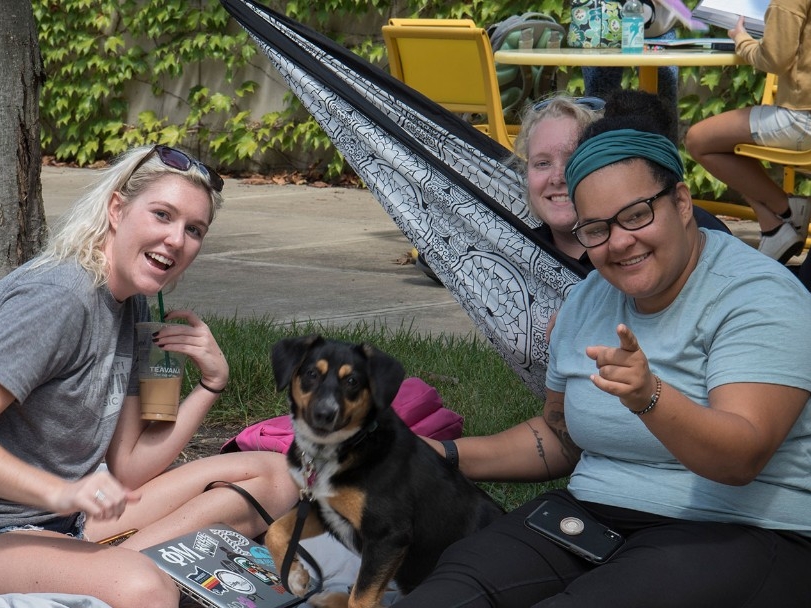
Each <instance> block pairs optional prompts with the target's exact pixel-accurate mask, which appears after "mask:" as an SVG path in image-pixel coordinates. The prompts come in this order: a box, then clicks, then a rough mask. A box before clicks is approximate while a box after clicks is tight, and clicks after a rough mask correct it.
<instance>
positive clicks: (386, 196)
mask: <svg viewBox="0 0 811 608" xmlns="http://www.w3.org/2000/svg"><path fill="white" fill-rule="evenodd" d="M221 2H222V4H223V5H224V6H225V8H226V10H227V11H228V12H229V13H231V15H232V16H233V17H234V18H235V19H236V21H237V22H238V23H239V24H240V25H241V26H242V27H243V28H245V30H246V31H247V32H248V33H249V34H250V35H251V36H252V37H253V39H254V40H255V41H256V43H257V45H258V46H259V47H260V48H261V50H262V51H263V52H264V53H265V54H266V55H267V56H268V58H269V59H270V61H271V62H272V64H273V65H274V66H275V68H276V69H277V70H278V71H279V73H280V74H281V75H282V77H283V78H284V79H285V81H286V82H287V85H288V86H289V87H290V89H291V91H292V92H293V93H294V94H295V95H296V96H297V97H298V98H299V100H300V101H301V103H302V104H303V105H304V107H305V108H306V109H307V110H308V111H309V112H310V114H312V116H313V117H314V118H315V120H316V121H317V122H318V124H319V125H320V126H321V128H322V129H323V130H324V132H325V133H326V134H327V136H328V137H329V138H330V139H331V140H332V142H333V143H334V145H335V147H336V148H337V149H338V150H339V151H340V152H341V153H342V154H343V155H344V157H345V159H346V161H347V162H348V163H349V165H350V166H351V167H352V168H353V169H354V170H355V172H356V173H357V174H358V175H359V176H360V177H361V178H362V179H363V181H364V182H365V183H366V186H367V187H368V188H369V191H370V192H371V193H372V195H373V196H374V197H375V198H376V199H377V201H378V202H379V203H380V204H381V205H382V206H383V208H384V209H385V210H386V212H387V213H388V214H389V215H390V216H391V217H392V219H393V220H394V222H395V224H397V226H398V228H399V229H400V230H401V231H402V232H403V234H404V235H405V236H406V238H407V239H408V240H409V241H410V242H411V243H412V244H413V245H414V246H415V247H416V248H417V249H418V250H419V251H420V252H421V253H422V254H423V256H424V257H425V258H426V260H427V262H428V264H429V266H430V267H431V269H432V270H433V271H434V272H435V273H436V275H437V276H438V277H439V278H440V279H441V280H442V283H443V284H444V285H445V287H446V288H447V289H448V290H449V291H450V292H451V294H452V295H453V297H454V298H455V299H456V301H457V302H458V303H459V304H460V305H461V306H462V308H463V309H464V310H465V312H466V313H467V314H468V315H469V316H470V317H471V318H472V319H473V321H474V322H475V323H476V326H477V327H478V329H479V330H480V331H481V333H482V334H483V335H484V336H485V337H486V338H487V339H488V340H489V341H490V342H491V343H492V344H493V346H494V347H495V349H496V350H497V351H498V353H499V354H500V355H501V356H502V357H503V358H504V360H505V361H506V362H507V363H508V364H509V365H510V366H511V367H512V368H513V369H514V370H515V372H516V373H517V374H518V375H519V376H520V377H521V379H522V380H523V381H524V382H525V383H526V384H527V385H528V386H529V387H530V389H531V390H532V391H533V392H535V393H536V394H537V395H538V396H540V397H544V396H545V391H544V380H545V376H546V368H547V363H548V344H547V342H546V339H545V335H544V334H545V331H546V328H547V323H548V320H549V317H550V315H551V314H552V313H553V312H554V311H556V310H557V309H558V308H559V307H560V305H561V303H562V302H563V299H564V298H565V296H566V294H567V292H568V290H569V289H570V288H571V287H572V285H574V284H575V283H577V282H578V281H579V280H580V279H581V278H582V277H584V276H585V274H586V269H584V268H583V267H582V266H580V265H577V264H572V263H570V262H568V261H564V260H562V259H559V258H558V257H556V252H555V250H554V249H553V248H552V247H551V246H550V245H548V244H547V243H545V242H544V241H542V240H541V239H540V238H539V237H538V236H537V235H536V234H535V233H534V232H533V231H532V226H533V225H537V222H536V221H535V220H533V219H532V217H531V216H530V215H529V214H528V212H527V210H526V205H525V204H524V193H523V187H522V180H521V178H520V176H519V175H518V174H517V173H516V172H515V171H514V170H513V169H511V168H510V167H509V166H508V164H507V163H506V162H505V161H506V159H507V158H508V157H509V155H510V154H509V151H508V150H507V149H506V148H504V147H503V146H501V145H500V144H498V143H496V142H495V141H494V140H492V139H491V138H490V137H488V136H486V135H484V134H483V133H481V132H479V131H478V130H476V129H475V128H474V127H472V126H471V125H469V124H468V123H466V122H465V121H464V120H462V119H461V118H460V117H458V116H456V115H455V114H453V113H451V112H448V111H446V110H445V109H444V108H442V107H441V106H439V105H437V104H436V103H434V102H432V101H431V100H429V99H428V98H426V97H425V96H423V95H421V94H420V93H418V92H417V91H415V90H413V89H411V88H409V87H407V86H406V85H404V84H403V83H401V82H400V81H398V80H396V79H395V78H393V77H392V76H391V75H389V74H388V73H386V72H384V71H383V70H380V69H379V68H377V67H375V66H373V65H372V64H370V63H369V62H367V61H365V60H363V59H361V58H360V57H358V56H357V55H355V54H354V53H352V52H350V51H348V50H347V49H346V48H344V47H342V46H340V45H338V44H336V43H335V42H333V41H332V40H330V39H329V38H327V37H326V36H323V35H321V34H319V33H318V32H315V31H313V30H312V29H310V28H307V27H305V26H303V25H302V24H300V23H298V22H296V21H294V20H292V19H289V18H288V17H286V16H284V15H282V14H280V13H277V12H275V11H273V10H271V9H269V8H267V7H265V6H263V5H261V4H258V3H256V2H254V1H253V0H221Z"/></svg>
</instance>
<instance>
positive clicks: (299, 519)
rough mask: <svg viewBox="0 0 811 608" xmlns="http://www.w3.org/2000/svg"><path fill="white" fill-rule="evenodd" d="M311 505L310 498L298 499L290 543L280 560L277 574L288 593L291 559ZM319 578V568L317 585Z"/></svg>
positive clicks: (319, 583) (293, 556)
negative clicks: (280, 565)
mask: <svg viewBox="0 0 811 608" xmlns="http://www.w3.org/2000/svg"><path fill="white" fill-rule="evenodd" d="M311 505H312V502H311V501H310V500H306V499H302V500H300V501H299V503H298V507H297V508H296V525H295V526H294V527H293V534H292V536H290V544H289V545H287V553H285V555H284V559H283V560H282V569H281V571H280V572H279V574H280V575H281V577H282V585H284V588H285V589H287V592H288V593H292V591H290V588H289V587H288V585H287V579H288V577H289V576H290V566H292V565H293V560H294V559H295V555H296V547H297V546H298V544H299V541H300V540H301V531H302V530H303V529H304V520H305V519H307V514H308V513H309V512H310V506H311ZM299 551H303V549H302V548H301V547H299ZM308 561H309V560H308ZM321 578H322V576H321V571H320V570H319V572H318V579H319V582H318V585H319V587H320V586H321Z"/></svg>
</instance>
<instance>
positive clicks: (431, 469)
mask: <svg viewBox="0 0 811 608" xmlns="http://www.w3.org/2000/svg"><path fill="white" fill-rule="evenodd" d="M271 358H272V362H273V373H274V376H275V380H276V385H277V387H278V389H279V390H284V389H288V400H289V404H290V411H291V414H292V421H293V430H294V440H293V443H292V445H291V446H290V450H289V451H288V453H287V460H288V465H289V468H290V471H291V473H292V476H293V478H294V479H295V481H296V483H297V484H298V485H299V487H300V488H301V491H302V497H303V499H304V500H310V501H311V502H312V504H311V508H310V510H309V512H308V514H307V517H306V519H305V520H304V524H303V530H302V533H301V536H302V537H303V538H308V537H312V536H316V535H318V534H321V533H322V532H324V531H327V532H330V533H331V534H332V535H333V536H335V537H336V538H338V539H339V540H340V541H341V542H342V543H343V544H344V545H346V546H347V547H349V548H350V549H353V550H355V551H357V552H358V553H359V554H360V558H361V562H360V569H359V571H358V575H357V578H356V580H355V583H354V586H353V587H352V590H351V593H349V594H336V593H324V594H320V597H318V596H316V597H318V599H316V598H312V599H310V600H309V602H310V603H318V604H319V605H321V606H329V607H331V608H332V607H337V606H350V607H352V608H372V607H374V606H378V605H379V604H380V601H381V598H382V596H383V594H384V593H385V591H386V589H387V587H388V586H389V583H390V582H391V581H392V580H393V581H394V582H395V583H397V587H398V589H399V591H400V592H401V593H404V594H407V593H408V592H409V591H411V590H412V589H414V587H416V586H417V585H418V584H419V583H420V582H421V581H422V580H423V579H424V578H425V577H426V576H427V575H428V574H429V573H430V572H431V571H432V570H433V568H434V566H435V565H436V563H437V560H438V559H439V556H440V554H441V553H442V551H443V550H444V549H445V548H446V547H448V546H449V545H450V544H452V543H453V542H455V541H457V540H459V539H461V538H463V537H464V536H467V535H468V534H471V533H472V532H475V531H476V530H479V529H481V528H483V527H484V526H486V525H487V524H489V523H490V522H492V521H493V520H495V519H496V518H497V517H499V516H500V515H502V514H503V513H504V511H503V509H502V508H501V507H500V506H499V505H498V504H497V503H496V502H495V501H494V500H493V499H492V498H491V497H490V496H489V495H488V494H487V493H486V492H484V491H483V490H481V489H480V488H478V487H477V486H476V485H474V484H473V483H472V482H471V481H469V480H468V479H467V478H466V477H464V476H463V475H462V474H461V473H460V472H459V471H458V470H457V469H455V468H454V467H452V466H451V465H450V464H448V463H447V462H446V460H445V459H444V458H442V457H441V456H440V455H439V454H438V453H437V452H436V451H435V450H434V449H432V448H431V447H430V446H429V445H428V444H427V443H426V442H425V441H423V440H422V439H420V438H419V437H418V436H417V435H415V434H414V433H413V432H412V431H411V429H409V428H408V426H407V425H406V424H405V423H404V422H403V421H402V420H401V419H400V417H399V416H398V415H397V413H396V412H395V411H394V410H393V409H392V408H391V407H390V406H391V402H392V400H393V399H394V397H395V395H396V394H397V391H398V390H399V387H400V384H401V383H402V381H403V378H404V376H405V371H404V369H403V366H402V365H401V364H400V363H399V362H398V361H397V360H396V359H394V358H393V357H391V356H389V355H387V354H385V353H384V352H382V351H380V350H378V349H377V348H375V347H373V346H371V345H369V344H351V343H347V342H341V341H337V340H331V339H325V338H323V337H321V336H306V337H299V338H287V339H283V340H281V341H279V342H277V343H276V344H274V346H273V348H272V357H271ZM296 519H297V515H296V509H295V508H294V509H293V510H292V511H291V512H289V513H287V514H286V515H284V516H282V517H281V518H279V519H278V520H276V521H275V522H274V523H273V524H271V525H270V527H269V528H268V532H267V534H266V535H265V542H266V544H267V546H268V549H269V550H270V553H271V556H272V557H273V560H274V562H275V563H276V564H277V565H279V564H282V560H283V558H284V556H285V554H286V552H287V549H288V545H289V544H290V541H291V538H292V534H293V530H294V526H295V525H296ZM289 580H290V587H291V590H292V591H293V592H294V593H296V594H297V595H299V596H303V595H304V594H305V592H306V589H307V584H308V583H309V575H308V574H307V571H306V569H305V568H304V567H303V566H302V565H301V564H300V563H299V562H297V561H295V562H293V564H292V566H291V568H290V576H289Z"/></svg>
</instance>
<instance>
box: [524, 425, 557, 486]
mask: <svg viewBox="0 0 811 608" xmlns="http://www.w3.org/2000/svg"><path fill="white" fill-rule="evenodd" d="M526 425H527V426H528V427H529V430H531V431H532V434H533V435H535V449H536V450H538V456H540V457H541V461H542V462H543V464H544V466H545V467H546V477H547V478H548V479H552V471H551V469H550V468H549V463H548V462H547V461H546V451H545V450H544V447H543V439H542V438H541V436H540V434H539V433H538V431H537V430H536V429H535V428H534V427H533V426H532V425H531V424H530V423H529V420H527V421H526Z"/></svg>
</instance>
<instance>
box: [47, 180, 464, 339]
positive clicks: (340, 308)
mask: <svg viewBox="0 0 811 608" xmlns="http://www.w3.org/2000/svg"><path fill="white" fill-rule="evenodd" d="M95 172H96V171H95V170H93V169H75V168H67V167H50V166H45V167H43V169H42V197H43V201H44V204H45V212H46V216H47V219H48V222H49V225H53V222H54V220H55V219H56V218H57V217H58V216H59V215H60V214H62V213H63V212H64V211H65V210H66V209H67V208H68V206H69V205H70V204H71V203H72V202H73V201H75V200H76V198H77V197H78V196H79V195H80V194H81V193H82V190H83V189H84V188H85V187H86V186H88V184H90V183H91V182H92V181H93V180H94V179H95V177H94V173H95ZM223 194H224V195H225V199H226V200H225V204H224V205H223V208H222V209H221V210H220V212H219V213H218V215H217V218H216V219H215V221H214V223H213V224H212V226H211V230H210V231H209V233H208V235H207V236H206V239H205V242H204V244H203V249H202V251H201V253H200V254H199V256H198V258H197V260H195V262H194V263H193V264H192V265H191V267H190V268H189V269H188V270H187V271H186V276H185V278H184V280H183V281H182V282H181V283H180V284H179V285H178V287H177V289H175V291H173V292H171V293H169V294H165V296H164V299H165V304H166V307H167V308H181V307H188V308H191V309H193V310H194V311H195V312H197V313H199V314H216V315H218V316H225V317H234V316H236V317H239V318H249V317H261V318H268V319H272V320H274V321H275V322H278V323H293V322H296V321H298V322H304V321H308V320H311V321H316V322H319V323H322V324H323V325H325V326H344V325H354V324H356V323H357V322H360V321H363V322H366V323H369V324H375V325H376V326H380V325H385V326H386V327H389V328H392V329H396V328H398V327H401V326H405V327H411V328H413V330H414V331H416V332H419V333H421V334H423V335H426V334H429V333H430V334H433V335H438V334H440V333H446V334H453V335H458V336H464V335H468V334H470V333H471V332H476V329H475V326H474V324H473V322H472V321H471V320H470V318H469V317H468V316H467V314H465V312H464V311H463V310H462V308H461V307H460V306H459V305H458V304H457V303H456V301H455V300H454V299H453V297H452V296H451V295H450V293H449V292H448V291H447V290H446V289H445V288H444V287H442V286H440V285H437V284H436V283H434V282H433V281H432V280H430V279H429V278H428V277H426V276H425V275H424V274H423V273H422V272H420V271H419V270H418V269H417V268H416V267H415V266H414V265H413V264H407V265H402V264H398V262H397V260H398V259H401V258H403V257H404V256H406V255H407V254H408V253H409V252H410V251H411V245H410V244H409V242H408V241H407V240H406V238H405V237H404V236H403V234H402V233H401V232H400V230H399V229H398V228H397V227H396V226H395V224H394V222H393V221H392V220H391V218H390V217H389V216H388V214H387V213H386V212H385V211H384V210H383V208H382V207H381V206H380V204H379V203H378V202H377V201H376V200H375V199H374V197H373V196H372V195H371V194H370V193H369V191H368V190H358V189H347V188H314V187H310V186H287V185H275V184H261V185H253V184H248V183H245V182H244V181H241V180H237V179H226V180H225V188H224V189H223Z"/></svg>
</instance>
